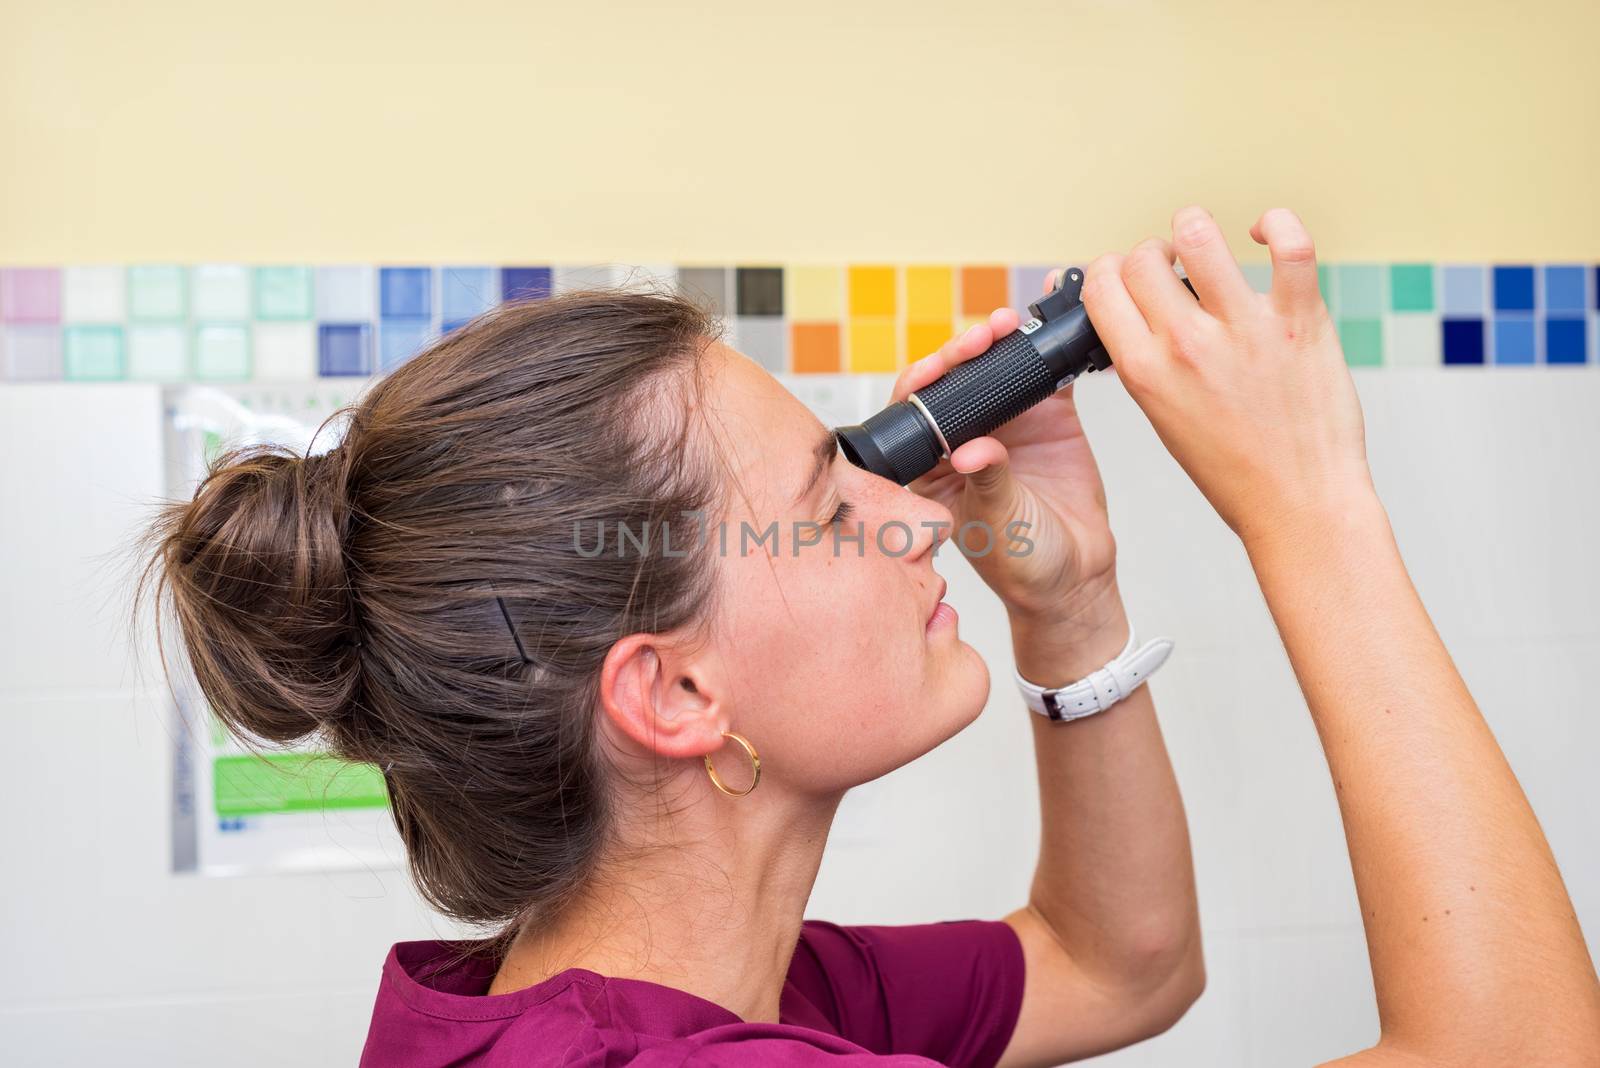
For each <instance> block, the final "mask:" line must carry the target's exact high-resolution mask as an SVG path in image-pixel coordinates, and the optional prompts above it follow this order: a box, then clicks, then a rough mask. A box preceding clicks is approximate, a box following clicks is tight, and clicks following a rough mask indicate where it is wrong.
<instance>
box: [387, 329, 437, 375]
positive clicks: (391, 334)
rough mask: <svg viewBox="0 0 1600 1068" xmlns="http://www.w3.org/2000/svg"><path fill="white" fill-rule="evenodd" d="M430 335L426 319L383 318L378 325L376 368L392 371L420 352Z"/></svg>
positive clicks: (431, 333) (430, 331)
mask: <svg viewBox="0 0 1600 1068" xmlns="http://www.w3.org/2000/svg"><path fill="white" fill-rule="evenodd" d="M432 337H433V329H432V324H431V323H430V322H429V321H428V320H427V319H385V320H384V321H383V322H382V323H381V324H380V325H379V327H378V370H380V371H393V370H394V369H395V368H396V367H399V366H400V365H401V364H403V363H405V362H406V361H407V360H409V359H411V357H413V356H415V355H416V354H417V353H419V352H421V351H422V349H423V348H424V347H425V346H426V345H427V344H428V342H429V341H430V340H432Z"/></svg>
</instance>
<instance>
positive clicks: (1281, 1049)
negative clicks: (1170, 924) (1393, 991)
mask: <svg viewBox="0 0 1600 1068" xmlns="http://www.w3.org/2000/svg"><path fill="white" fill-rule="evenodd" d="M1244 1025H1245V1029H1246V1032H1245V1033H1246V1037H1247V1041H1248V1044H1249V1053H1248V1057H1247V1058H1246V1059H1245V1060H1244V1061H1243V1062H1242V1063H1244V1064H1246V1065H1250V1066H1252V1068H1257V1066H1259V1068H1280V1066H1282V1065H1286V1064H1322V1063H1323V1062H1325V1061H1330V1060H1334V1059H1336V1058H1338V1057H1341V1056H1346V1055H1348V1054H1351V1053H1355V1052H1357V1051H1359V1050H1363V1049H1366V1048H1367V1047H1368V1046H1370V1045H1372V1044H1373V1043H1374V1042H1376V1041H1377V1040H1378V1008H1377V1001H1376V999H1375V998H1374V996H1373V992H1372V970H1371V966H1370V965H1369V964H1368V961H1367V945H1366V939H1365V938H1364V936H1363V935H1362V930H1361V926H1360V925H1359V924H1353V925H1350V926H1346V927H1340V928H1333V929H1329V930H1325V931H1310V932H1271V933H1263V934H1255V935H1249V936H1246V939H1245V995H1244ZM1227 1063H1241V1062H1237V1061H1232V1062H1227Z"/></svg>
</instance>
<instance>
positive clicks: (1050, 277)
mask: <svg viewBox="0 0 1600 1068" xmlns="http://www.w3.org/2000/svg"><path fill="white" fill-rule="evenodd" d="M1060 280H1061V268H1059V267H1056V268H1053V269H1052V270H1051V271H1050V272H1049V273H1048V274H1046V275H1045V276H1044V292H1045V296H1049V295H1050V294H1051V293H1053V292H1055V288H1056V283H1057V282H1059V281H1060Z"/></svg>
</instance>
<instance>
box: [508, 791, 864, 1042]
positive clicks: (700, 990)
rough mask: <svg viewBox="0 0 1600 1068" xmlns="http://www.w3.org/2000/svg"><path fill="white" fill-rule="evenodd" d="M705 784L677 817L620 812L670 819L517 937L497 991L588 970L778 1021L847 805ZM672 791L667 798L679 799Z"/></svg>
mask: <svg viewBox="0 0 1600 1068" xmlns="http://www.w3.org/2000/svg"><path fill="white" fill-rule="evenodd" d="M699 782H700V785H701V786H703V787H704V789H703V790H702V789H701V788H700V786H696V787H691V790H694V791H695V792H696V797H697V799H696V800H695V801H694V802H693V803H691V804H689V805H687V806H686V807H685V808H683V809H681V810H679V811H677V812H674V813H664V812H662V809H663V807H664V806H661V805H660V804H659V803H657V802H655V801H648V800H647V801H645V802H643V803H638V802H636V803H633V804H631V805H627V806H625V807H621V810H622V811H628V812H638V813H655V812H662V814H661V815H660V817H659V819H657V820H656V821H654V823H653V825H647V826H646V827H645V828H644V830H643V833H639V832H635V833H634V834H632V835H630V836H629V837H630V839H631V840H630V841H628V842H626V843H625V844H623V845H621V846H619V848H618V849H616V850H615V851H613V853H612V854H611V855H610V856H609V857H608V858H607V859H606V861H605V862H604V863H603V864H602V865H601V869H600V874H598V875H597V876H596V877H595V878H594V879H593V880H592V885H591V886H590V888H589V889H588V890H586V891H585V893H584V894H583V895H582V896H580V897H579V898H578V899H577V900H575V901H574V902H572V903H571V904H570V905H569V906H567V907H566V908H565V909H563V910H562V912H561V913H560V914H559V915H558V916H556V917H553V918H552V919H551V920H550V921H549V922H548V923H545V924H540V925H538V926H533V927H529V928H526V929H524V930H523V931H522V932H521V933H520V934H519V935H518V936H517V938H516V941H515V942H513V944H512V946H511V949H510V951H509V952H508V953H507V955H506V958H505V961H504V962H503V964H502V965H501V968H500V971H499V974H498V975H496V976H495V980H494V984H493V985H492V986H491V987H490V990H489V992H490V993H491V994H503V993H509V992H511V991H513V990H520V989H522V988H524V987H528V986H532V985H534V984H535V983H539V982H542V981H543V980H545V979H548V978H550V977H551V976H554V975H556V974H559V973H560V972H562V971H564V970H566V969H568V968H586V969H588V970H590V971H593V972H596V973H598V974H600V975H604V976H608V977H612V978H619V979H639V980H644V981H647V982H653V983H659V984H661V985H663V986H669V987H673V988H675V989H678V990H682V991H685V992H687V993H690V994H694V995H696V996H698V997H701V998H705V999H706V1000H707V1001H711V1002H714V1003H715V1004H718V1005H721V1006H722V1007H723V1008H726V1009H728V1010H729V1011H731V1012H733V1013H735V1014H736V1015H737V1016H739V1017H740V1018H741V1019H743V1020H745V1021H747V1022H776V1021H777V1019H778V998H779V995H780V994H781V992H782V990H783V982H784V977H785V975H786V974H787V973H788V970H789V961H790V958H791V957H792V956H793V954H794V948H795V943H796V941H797V940H798V938H799V937H800V923H801V921H802V919H803V918H804V915H805V907H806V902H807V900H808V899H809V898H810V896H811V889H812V886H813V884H814V883H815V882H816V878H817V867H818V865H819V864H820V863H821V861H822V850H823V846H824V845H825V844H826V842H827V837H828V829H829V827H830V826H831V825H832V822H833V816H834V812H835V810H836V809H837V808H838V804H839V800H840V799H839V798H838V797H829V798H808V799H801V798H795V797H785V796H784V795H783V794H782V793H781V792H780V791H778V790H769V792H768V793H767V796H765V797H763V796H762V794H761V791H760V790H758V791H757V792H755V793H753V794H751V795H750V796H749V797H727V796H724V795H722V794H720V793H717V792H716V791H715V790H714V789H712V788H711V785H710V783H709V782H706V781H705V776H704V775H703V774H702V775H700V776H699ZM766 785H767V784H766V783H762V787H766ZM774 785H776V784H774ZM675 787H677V788H678V791H681V785H680V784H678V783H675V782H668V783H664V784H663V787H662V790H663V792H665V793H666V794H667V795H668V796H674V794H676V796H682V793H681V792H677V791H675V790H674V788H675Z"/></svg>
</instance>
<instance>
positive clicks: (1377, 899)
mask: <svg viewBox="0 0 1600 1068" xmlns="http://www.w3.org/2000/svg"><path fill="white" fill-rule="evenodd" d="M1303 518H1304V521H1303V522H1301V523H1297V524H1292V525H1289V526H1287V527H1286V528H1284V529H1283V530H1281V531H1279V532H1277V533H1276V534H1275V535H1274V536H1272V537H1258V538H1256V539H1255V540H1254V542H1253V543H1249V544H1247V548H1248V549H1249V551H1250V557H1251V561H1252V563H1253V564H1254V565H1255V568H1256V574H1257V576H1258V577H1259V578H1260V581H1261V588H1262V590H1263V592H1264V593H1265V594H1266V598H1267V604H1268V605H1269V607H1270V608H1271V610H1272V613H1273V618H1274V619H1275V620H1276V621H1277V624H1278V629H1279V632H1280V633H1281V634H1282V636H1283V641H1284V645H1285V647H1286V648H1287V649H1288V651H1289V659H1290V661H1291V662H1292V663H1293V665H1294V669H1295V674H1296V675H1297V676H1298V678H1299V680H1300V686H1301V689H1302V690H1304V691H1305V695H1306V700H1307V702H1308V704H1309V705H1310V708H1311V716H1312V719H1313V721H1314V722H1315V723H1316V726H1317V732H1318V734H1319V735H1320V736H1321V739H1322V745H1323V749H1324V751H1325V752H1326V754H1327V758H1328V768H1329V770H1330V772H1331V773H1332V774H1333V781H1334V785H1335V787H1336V791H1337V795H1338V798H1339V808H1340V812H1341V813H1342V815H1343V817H1344V826H1345V837H1346V839H1347V840H1348V842H1349V845H1350V862H1351V865H1352V867H1353V868H1354V869H1355V878H1356V892H1357V894H1358V895H1359V896H1360V899H1361V914H1362V920H1363V922H1364V923H1365V925H1366V931H1367V948H1368V952H1369V954H1370V955H1371V958H1372V974H1373V981H1374V984H1375V986H1376V990H1377V997H1378V1013H1379V1017H1380V1019H1381V1021H1382V1028H1383V1030H1382V1033H1383V1045H1385V1046H1390V1047H1393V1048H1395V1049H1397V1050H1399V1051H1402V1052H1411V1053H1414V1054H1419V1055H1425V1056H1426V1057H1430V1058H1434V1059H1439V1060H1443V1061H1445V1062H1447V1063H1449V1064H1459V1065H1468V1064H1495V1065H1501V1064H1521V1065H1534V1064H1540V1063H1550V1064H1557V1063H1559V1064H1581V1063H1589V1064H1596V1063H1600V983H1597V982H1596V980H1595V974H1594V969H1593V967H1592V965H1591V963H1590V961H1589V956H1588V952H1587V950H1586V948H1585V946H1584V942H1583V933H1582V931H1581V930H1580V929H1579V927H1578V922H1577V918H1576V916H1575V915H1574V914H1573V911H1572V902H1571V901H1570V900H1569V899H1568V897H1567V892H1566V888H1565V886H1563V884H1562V881H1561V874H1560V872H1559V871H1558V870H1557V869H1556V864H1555V859H1554V857H1552V856H1551V854H1550V849H1549V846H1548V845H1547V844H1546V843H1545V839H1544V835H1543V833H1542V832H1541V831H1540V829H1539V823H1538V820H1537V819H1536V818H1535V817H1534V814H1533V810H1532V808H1530V807H1529V805H1528V801H1527V798H1526V797H1524V796H1523V793H1522V789H1521V787H1520V786H1519V785H1518V783H1517V779H1516V776H1515V775H1513V774H1512V772H1511V768H1510V767H1509V766H1508V765H1507V764H1506V761H1505V757H1504V756H1503V755H1502V754H1501V752H1500V747H1499V746H1498V745H1497V744H1496V743H1495V740H1494V736H1493V735H1492V734H1491V733H1490V732H1489V728H1488V726H1487V725H1486V724H1485V723H1484V721H1483V717H1482V716H1481V715H1480V714H1479V712H1478V708H1477V705H1476V704H1474V703H1473V700H1472V695H1471V694H1470V693H1468V692H1467V688H1466V686H1465V685H1464V684H1463V683H1462V681H1461V676H1460V675H1459V674H1458V673H1457V672H1456V668H1455V665H1454V664H1453V663H1452V662H1451V659H1450V654H1449V653H1448V652H1446V651H1445V648H1444V645H1443V644H1442V643H1441V642H1440V640H1439V636H1438V634H1437V633H1436V632H1435V630H1434V627H1433V624H1432V622H1431V621H1430V620H1429V618H1428V614H1427V612H1426V611H1424V610H1423V607H1422V603H1421V602H1420V601H1419V600H1418V598H1417V595H1416V591H1415V590H1414V589H1413V587H1412V584H1411V580H1410V578H1409V576H1408V575H1407V574H1406V569H1405V565H1404V564H1403V563H1402V562H1401V559H1400V553H1399V550H1398V549H1397V548H1396V546H1395V542H1394V538H1393V535H1392V534H1391V532H1390V529H1389V524H1388V519H1387V517H1386V516H1385V514H1384V512H1383V509H1382V507H1381V506H1380V505H1379V504H1378V501H1377V498H1376V497H1375V496H1368V497H1365V498H1356V499H1352V500H1348V501H1340V502H1335V506H1334V507H1332V508H1330V509H1328V510H1327V511H1325V512H1322V513H1321V514H1315V515H1312V514H1308V515H1307V516H1305V517H1303ZM1580 1050H1584V1051H1587V1052H1588V1054H1589V1058H1588V1059H1587V1060H1584V1059H1581V1058H1579V1057H1577V1056H1576V1054H1577V1052H1578V1051H1580Z"/></svg>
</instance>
